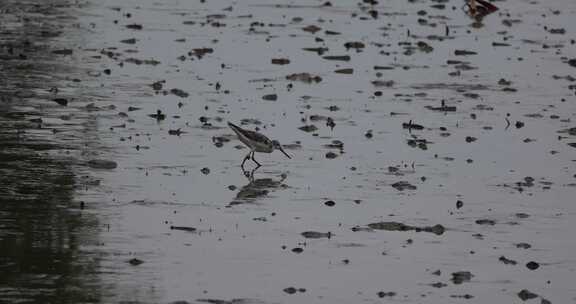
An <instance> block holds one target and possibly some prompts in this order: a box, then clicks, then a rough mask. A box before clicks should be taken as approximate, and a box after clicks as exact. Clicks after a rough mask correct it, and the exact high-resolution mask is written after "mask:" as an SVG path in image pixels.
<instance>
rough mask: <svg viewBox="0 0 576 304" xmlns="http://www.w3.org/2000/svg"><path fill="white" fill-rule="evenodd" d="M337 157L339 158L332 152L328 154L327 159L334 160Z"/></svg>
mask: <svg viewBox="0 0 576 304" xmlns="http://www.w3.org/2000/svg"><path fill="white" fill-rule="evenodd" d="M336 157H338V154H336V153H334V152H332V151H330V152H328V153H326V158H327V159H334V158H336Z"/></svg>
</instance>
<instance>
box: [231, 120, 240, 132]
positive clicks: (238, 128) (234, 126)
mask: <svg viewBox="0 0 576 304" xmlns="http://www.w3.org/2000/svg"><path fill="white" fill-rule="evenodd" d="M228 126H229V127H230V129H232V130H234V131H235V132H239V131H240V130H242V129H241V128H240V127H239V126H237V125H235V124H233V123H231V122H228Z"/></svg>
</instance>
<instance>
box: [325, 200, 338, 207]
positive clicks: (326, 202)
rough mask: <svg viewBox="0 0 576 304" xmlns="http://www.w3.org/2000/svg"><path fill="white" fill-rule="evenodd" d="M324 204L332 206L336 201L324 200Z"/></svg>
mask: <svg viewBox="0 0 576 304" xmlns="http://www.w3.org/2000/svg"><path fill="white" fill-rule="evenodd" d="M324 205H326V206H328V207H334V206H335V205H336V203H335V202H334V201H325V202H324Z"/></svg>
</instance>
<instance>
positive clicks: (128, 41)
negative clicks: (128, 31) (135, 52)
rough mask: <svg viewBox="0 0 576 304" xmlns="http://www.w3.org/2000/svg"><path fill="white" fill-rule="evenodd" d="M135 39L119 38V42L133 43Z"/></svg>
mask: <svg viewBox="0 0 576 304" xmlns="http://www.w3.org/2000/svg"><path fill="white" fill-rule="evenodd" d="M136 41H137V40H136V38H130V39H124V40H120V42H122V43H126V44H135V43H136Z"/></svg>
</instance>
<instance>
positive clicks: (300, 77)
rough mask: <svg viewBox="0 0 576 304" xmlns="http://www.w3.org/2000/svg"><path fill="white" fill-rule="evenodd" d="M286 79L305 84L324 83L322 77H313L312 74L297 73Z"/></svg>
mask: <svg viewBox="0 0 576 304" xmlns="http://www.w3.org/2000/svg"><path fill="white" fill-rule="evenodd" d="M286 79H288V80H290V81H302V82H305V83H318V82H320V81H322V77H320V76H313V75H311V74H310V73H296V74H290V75H288V76H286Z"/></svg>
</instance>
